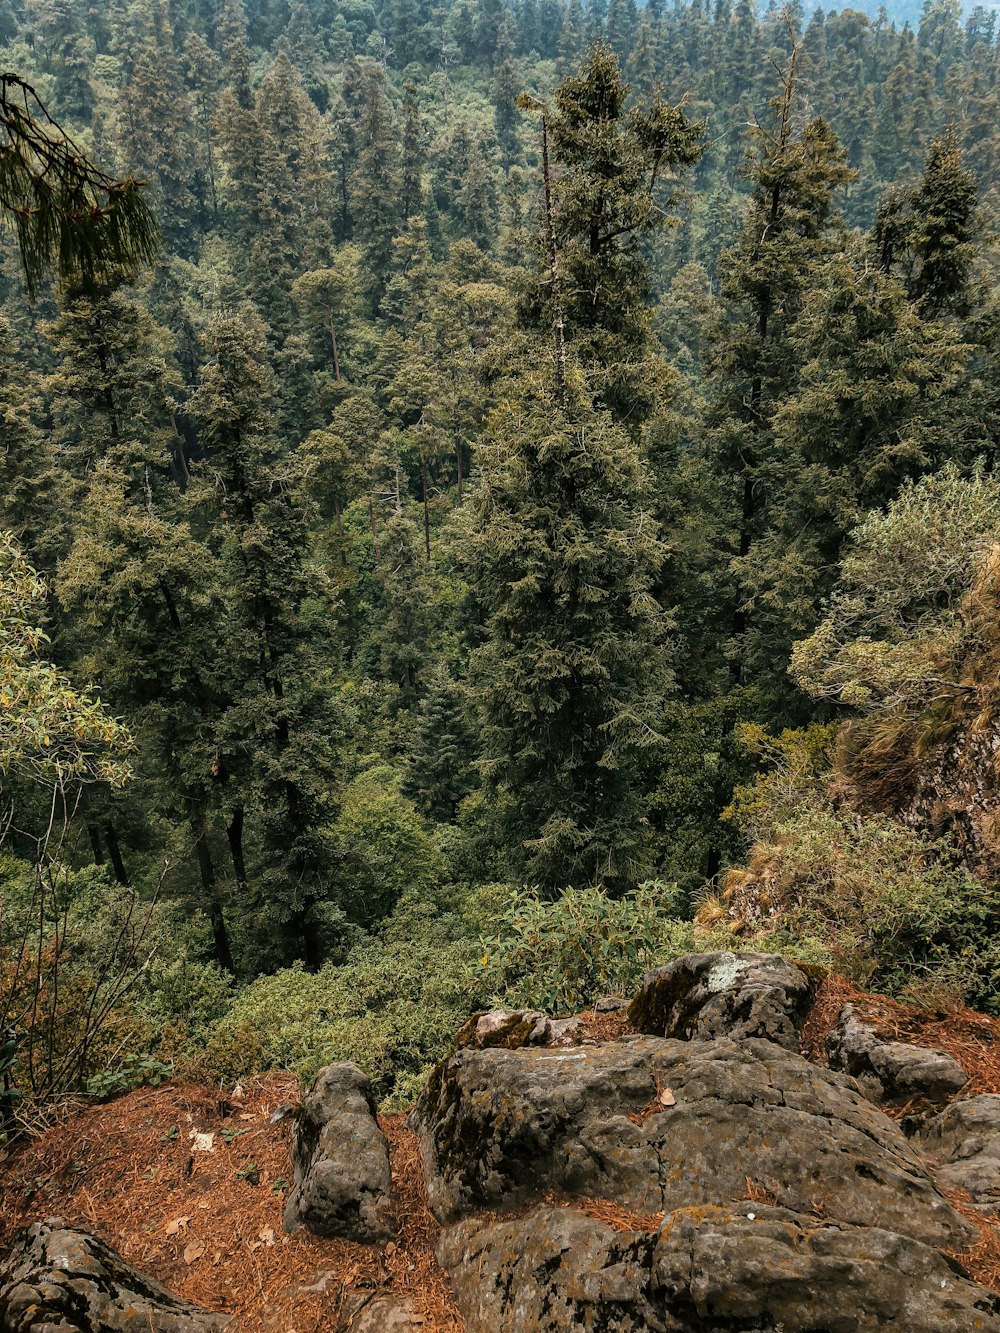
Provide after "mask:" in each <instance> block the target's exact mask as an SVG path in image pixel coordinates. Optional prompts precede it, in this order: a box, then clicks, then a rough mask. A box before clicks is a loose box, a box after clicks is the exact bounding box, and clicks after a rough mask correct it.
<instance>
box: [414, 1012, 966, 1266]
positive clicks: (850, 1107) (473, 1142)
mask: <svg viewBox="0 0 1000 1333" xmlns="http://www.w3.org/2000/svg"><path fill="white" fill-rule="evenodd" d="M412 1123H413V1124H414V1127H415V1128H416V1129H417V1130H418V1132H419V1135H420V1139H421V1151H422V1154H423V1160H424V1169H425V1174H426V1177H427V1183H428V1197H429V1201H430V1205H431V1209H432V1211H433V1212H434V1213H435V1215H436V1216H437V1217H438V1219H439V1220H441V1221H444V1222H451V1221H455V1220H457V1219H458V1218H460V1217H461V1216H463V1215H464V1214H466V1213H467V1212H468V1211H470V1210H471V1209H474V1208H477V1207H483V1208H490V1209H510V1208H515V1207H519V1206H522V1205H523V1204H525V1203H526V1202H530V1201H532V1200H534V1199H537V1198H538V1197H539V1196H540V1195H542V1194H543V1193H544V1192H545V1191H549V1190H551V1191H553V1192H555V1193H557V1194H559V1195H563V1196H565V1195H574V1194H576V1195H582V1196H590V1197H596V1198H605V1199H613V1200H614V1201H615V1202H616V1203H618V1204H621V1205H622V1206H624V1207H626V1208H631V1209H635V1210H636V1211H638V1212H641V1213H645V1214H649V1213H655V1212H660V1211H663V1210H664V1209H670V1208H677V1207H683V1206H685V1205H689V1204H726V1203H729V1202H730V1201H732V1200H733V1199H739V1198H742V1197H743V1196H744V1194H745V1192H746V1189H747V1184H748V1181H752V1182H753V1183H754V1184H755V1185H756V1186H758V1187H759V1188H761V1189H763V1190H765V1191H767V1192H768V1194H769V1196H770V1197H771V1198H772V1199H773V1200H774V1201H775V1202H777V1203H778V1204H781V1205H782V1206H783V1207H787V1208H791V1209H793V1210H794V1211H796V1212H802V1213H809V1212H813V1211H817V1210H818V1211H821V1212H825V1214H826V1215H828V1216H830V1217H833V1218H837V1219H839V1220H840V1221H842V1222H848V1223H857V1224H861V1225H871V1226H874V1225H881V1226H885V1227H888V1228H890V1229H892V1230H895V1231H899V1232H900V1233H901V1234H903V1235H909V1236H912V1237H914V1238H915V1239H917V1240H921V1241H925V1242H926V1243H928V1244H932V1245H945V1246H949V1247H953V1248H956V1249H959V1248H962V1247H963V1246H964V1245H967V1244H969V1243H971V1238H972V1231H971V1228H970V1226H969V1224H968V1223H967V1222H966V1221H965V1220H964V1219H963V1218H962V1217H960V1216H959V1214H958V1213H957V1212H956V1211H955V1210H954V1209H953V1208H952V1207H951V1206H950V1205H949V1204H948V1203H947V1202H946V1200H945V1199H943V1198H942V1197H941V1195H940V1194H938V1192H937V1190H936V1189H935V1188H934V1186H933V1184H932V1182H931V1180H930V1178H929V1177H928V1175H927V1173H926V1171H925V1169H924V1166H923V1164H922V1160H921V1158H920V1157H919V1156H918V1154H917V1153H916V1152H915V1151H914V1149H913V1148H912V1147H911V1145H910V1144H909V1143H908V1142H907V1141H906V1139H905V1138H904V1137H903V1135H902V1133H901V1132H900V1130H899V1128H898V1126H897V1125H896V1124H895V1123H894V1122H893V1121H891V1120H890V1119H889V1118H888V1117H886V1116H884V1115H883V1114H882V1113H881V1112H880V1111H878V1110H877V1109H876V1108H875V1107H874V1106H872V1105H871V1103H870V1102H869V1101H867V1100H866V1099H865V1098H864V1097H862V1096H861V1094H860V1093H859V1092H858V1091H857V1090H856V1088H855V1087H854V1085H853V1083H852V1082H851V1080H849V1079H848V1078H846V1077H845V1076H844V1075H842V1074H836V1073H832V1072H831V1071H829V1070H826V1069H819V1068H817V1067H815V1066H814V1065H811V1064H809V1063H808V1061H806V1060H804V1059H802V1057H801V1056H799V1055H796V1054H794V1053H793V1052H790V1051H787V1050H784V1049H783V1048H782V1047H780V1046H776V1045H775V1044H774V1043H773V1042H769V1041H760V1040H748V1041H743V1042H732V1041H727V1040H724V1039H720V1040H718V1041H714V1042H680V1041H670V1040H665V1039H663V1038H655V1037H645V1036H634V1037H626V1038H624V1039H623V1040H620V1041H615V1042H606V1043H604V1044H601V1045H595V1046H588V1047H580V1048H578V1049H576V1050H572V1051H560V1050H546V1049H532V1048H526V1049H522V1050H516V1051H506V1050H499V1049H491V1050H483V1051H475V1050H462V1051H458V1052H457V1053H456V1054H455V1055H453V1056H452V1057H451V1058H450V1059H449V1060H447V1061H443V1062H442V1063H441V1064H440V1065H439V1066H438V1067H437V1068H436V1070H435V1071H434V1072H433V1074H432V1075H431V1078H430V1079H429V1081H428V1084H427V1087H426V1088H425V1090H424V1093H423V1095H422V1097H421V1099H420V1101H419V1102H418V1104H417V1108H416V1111H415V1112H414V1115H413V1117H412Z"/></svg>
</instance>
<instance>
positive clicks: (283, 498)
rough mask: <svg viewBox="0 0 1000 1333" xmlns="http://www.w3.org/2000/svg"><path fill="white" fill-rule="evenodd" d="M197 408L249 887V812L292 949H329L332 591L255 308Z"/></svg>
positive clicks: (244, 876)
mask: <svg viewBox="0 0 1000 1333" xmlns="http://www.w3.org/2000/svg"><path fill="white" fill-rule="evenodd" d="M209 339H210V342H209V349H208V350H209V353H210V359H209V360H208V362H207V363H206V365H205V369H204V371H203V373H202V379H201V384H200V386H199V388H198V390H197V392H196V393H195V395H194V398H193V400H192V404H191V410H192V412H193V413H194V415H195V417H196V419H197V420H198V422H199V425H200V436H201V442H202V446H203V448H204V449H205V451H206V453H207V461H206V465H205V474H206V475H205V484H204V485H203V486H202V487H201V488H200V496H199V499H200V502H201V504H202V505H204V506H205V507H206V509H207V510H208V512H209V513H212V511H213V510H214V511H215V512H214V515H213V518H212V530H213V545H216V546H217V549H218V559H219V562H220V570H221V577H222V582H223V586H224V589H225V595H226V600H227V604H228V607H227V616H226V619H225V621H224V623H223V625H222V626H221V627H220V637H221V641H222V643H223V644H224V649H225V654H226V690H227V695H228V697H229V698H230V699H231V701H232V702H231V703H230V705H229V707H228V708H227V711H226V713H225V715H224V716H223V718H222V719H221V721H220V726H219V738H220V755H221V757H220V761H219V762H220V768H221V770H222V772H223V774H224V776H225V779H226V781H227V784H228V786H229V793H228V795H227V811H228V814H229V824H228V830H227V831H228V834H229V841H230V848H231V852H232V858H233V869H234V874H235V877H236V881H237V885H238V887H239V888H240V889H241V890H243V891H245V892H249V891H250V890H249V874H248V870H247V861H246V856H245V852H244V847H243V832H244V823H245V819H246V818H248V817H249V818H250V819H251V820H252V822H253V826H254V829H255V831H256V835H257V837H259V839H260V843H261V845H262V848H263V852H264V856H265V869H264V872H263V874H262V879H261V882H260V883H259V884H258V885H257V886H255V889H254V891H253V892H254V893H255V894H256V895H258V896H257V902H258V905H259V908H263V907H264V905H265V904H266V906H267V910H268V911H269V912H270V913H271V915H272V919H274V918H276V919H277V920H278V921H280V922H281V923H282V925H283V927H284V929H285V932H286V937H287V945H286V947H287V948H288V949H289V950H294V951H300V952H299V953H298V956H300V957H302V958H304V959H305V961H306V962H307V963H308V964H310V965H315V964H317V963H318V961H319V958H320V948H321V938H320V927H321V921H322V901H323V898H324V892H325V890H326V888H327V887H328V886H327V880H326V875H325V863H324V855H323V844H322V839H321V838H320V836H319V828H320V825H321V823H322V816H323V811H324V809H325V808H326V807H327V803H328V802H329V800H330V785H331V781H332V777H331V774H332V745H333V741H334V735H335V729H336V728H335V722H334V719H333V718H332V716H331V713H330V709H329V703H328V700H327V698H326V695H325V694H324V692H323V690H322V689H321V688H320V685H319V683H318V665H319V663H318V659H317V656H316V653H317V650H318V647H319V643H318V640H317V639H316V638H315V637H314V635H315V626H313V635H310V623H311V622H310V615H309V608H310V606H311V605H315V606H316V607H317V609H318V608H320V607H322V606H323V604H324V602H325V600H326V585H325V580H324V579H323V577H322V576H321V575H320V573H319V572H318V571H317V570H316V569H315V568H314V567H313V566H312V565H311V563H310V561H309V558H308V536H309V524H308V517H307V515H306V514H305V513H304V512H303V509H302V503H301V500H300V498H299V497H300V496H301V493H302V492H301V487H300V485H299V481H298V477H297V469H296V468H295V467H293V466H292V465H291V464H290V463H288V462H286V463H283V462H282V460H281V458H280V455H279V453H278V450H277V447H276V442H275V440H274V437H273V433H272V432H273V427H272V419H271V406H272V404H273V402H274V398H275V390H276V385H275V381H274V376H273V372H272V371H271V368H270V366H269V364H268V361H267V354H266V339H267V330H266V327H265V325H264V324H263V322H262V321H261V319H260V317H259V316H258V315H257V313H256V312H255V311H254V310H253V308H252V307H244V308H242V309H240V310H239V311H236V312H234V313H232V314H225V315H218V316H216V317H215V319H214V320H213V322H212V325H211V328H210V331H209Z"/></svg>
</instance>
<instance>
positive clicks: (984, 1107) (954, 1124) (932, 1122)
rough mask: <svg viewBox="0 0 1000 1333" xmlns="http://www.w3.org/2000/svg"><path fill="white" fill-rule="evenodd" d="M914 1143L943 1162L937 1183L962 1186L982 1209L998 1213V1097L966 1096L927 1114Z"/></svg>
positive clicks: (950, 1186) (947, 1186)
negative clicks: (934, 1112) (930, 1114)
mask: <svg viewBox="0 0 1000 1333" xmlns="http://www.w3.org/2000/svg"><path fill="white" fill-rule="evenodd" d="M915 1137H916V1141H917V1143H918V1144H919V1145H920V1146H921V1147H923V1148H925V1149H926V1150H927V1151H928V1152H929V1153H933V1154H934V1156H935V1157H937V1158H938V1159H939V1160H940V1161H941V1162H942V1163H943V1165H942V1166H941V1168H940V1169H939V1170H938V1171H936V1172H935V1178H936V1179H937V1181H938V1184H939V1185H941V1186H943V1187H945V1188H947V1189H954V1188H956V1187H957V1188H959V1189H964V1190H968V1191H969V1193H970V1194H971V1195H972V1198H973V1201H974V1202H975V1203H976V1204H978V1205H979V1206H980V1207H981V1208H983V1209H984V1210H986V1211H989V1212H992V1213H998V1214H1000V1097H998V1096H983V1097H969V1098H966V1099H965V1100H964V1101H958V1102H953V1103H952V1105H951V1106H947V1107H945V1109H944V1110H943V1111H939V1112H938V1113H937V1114H936V1115H934V1116H930V1117H927V1118H926V1119H925V1120H924V1121H923V1123H922V1125H921V1126H920V1127H919V1128H918V1130H917V1133H916V1136H915Z"/></svg>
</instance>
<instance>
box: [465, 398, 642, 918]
mask: <svg viewBox="0 0 1000 1333" xmlns="http://www.w3.org/2000/svg"><path fill="white" fill-rule="evenodd" d="M480 467H481V476H480V482H479V486H478V488H477V491H476V498H475V505H474V509H475V522H474V528H473V531H472V533H471V535H470V560H471V571H472V574H473V577H474V579H475V586H476V590H477V596H478V599H479V601H480V604H481V607H482V614H483V617H484V624H485V635H486V637H485V642H484V643H483V645H482V647H481V648H478V649H477V650H476V652H475V653H474V654H473V683H474V688H475V697H476V701H477V705H478V708H479V711H480V716H481V722H482V736H483V746H484V753H483V762H482V770H483V775H484V777H485V779H486V781H487V784H488V786H489V788H490V790H491V791H492V792H493V796H494V800H495V801H496V810H497V818H498V820H499V821H500V824H501V826H502V829H503V834H504V841H505V845H506V846H507V847H508V848H509V850H510V859H511V869H512V872H513V873H514V874H515V875H517V876H519V877H522V878H523V879H524V880H525V881H526V882H527V883H531V884H537V885H539V886H540V887H542V888H543V889H545V890H546V891H549V892H552V891H557V890H559V889H560V888H564V887H566V886H567V885H579V884H588V883H590V884H597V883H605V884H608V885H616V886H622V885H627V884H629V883H635V882H637V880H638V879H639V878H641V876H642V873H643V872H644V870H645V869H646V868H647V867H646V866H645V864H644V860H643V857H644V840H643V836H642V828H641V821H642V796H641V792H640V790H639V789H638V784H637V782H636V764H637V756H638V753H639V751H640V750H641V748H642V747H643V746H645V745H647V744H650V743H652V742H654V741H655V740H656V739H657V736H656V732H655V718H656V713H657V709H658V707H659V703H660V701H661V700H662V697H663V692H664V690H665V689H666V688H667V685H668V673H667V669H666V666H665V652H664V633H665V628H666V627H665V622H664V616H663V613H662V611H661V610H660V607H659V606H658V605H657V603H656V602H655V601H654V599H653V597H652V596H651V591H650V590H651V588H652V585H653V582H654V579H655V577H656V574H657V572H658V569H659V565H660V563H661V561H662V558H663V548H662V546H661V544H660V542H659V540H658V538H657V536H656V530H655V525H654V523H653V520H652V517H651V512H650V508H651V506H650V498H649V496H648V494H647V489H646V488H647V478H646V475H645V473H644V469H643V467H642V463H641V461H640V457H639V453H638V450H637V449H636V447H635V445H634V444H633V443H632V442H631V441H630V439H629V437H628V436H627V435H626V434H625V433H624V432H623V431H622V430H621V429H620V428H619V427H617V426H616V425H615V424H614V423H613V421H612V420H611V419H610V417H608V416H607V415H606V414H601V413H596V414H595V413H593V412H592V411H591V410H590V406H589V404H588V403H587V402H586V400H585V399H582V398H579V399H575V400H574V401H573V402H572V404H570V405H569V407H568V409H566V410H564V409H563V408H561V407H560V406H559V405H558V403H557V402H556V401H555V399H554V398H553V395H552V393H551V390H548V391H547V390H545V389H544V388H542V387H541V386H539V385H533V386H526V388H525V390H524V391H523V393H522V396H521V397H520V399H519V400H517V401H512V402H510V403H508V404H506V405H505V406H504V407H502V408H501V409H499V410H498V412H497V413H496V415H495V417H494V418H493V419H492V421H491V422H490V426H489V431H488V435H487V438H486V442H485V443H484V444H483V446H482V448H481V452H480Z"/></svg>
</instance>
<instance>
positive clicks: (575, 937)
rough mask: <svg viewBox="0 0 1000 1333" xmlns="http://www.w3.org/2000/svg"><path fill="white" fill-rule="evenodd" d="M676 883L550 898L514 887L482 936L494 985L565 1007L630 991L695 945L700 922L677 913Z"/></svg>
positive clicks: (543, 1005)
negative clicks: (656, 968)
mask: <svg viewBox="0 0 1000 1333" xmlns="http://www.w3.org/2000/svg"><path fill="white" fill-rule="evenodd" d="M677 897H678V890H677V889H676V887H675V886H667V885H663V884H659V883H650V884H643V885H641V886H640V887H639V888H638V889H636V890H635V891H634V892H633V893H629V894H626V895H625V896H624V897H621V898H612V897H610V896H609V895H608V894H607V893H605V892H604V890H603V889H600V888H586V889H567V890H565V892H563V893H562V894H561V895H560V896H559V897H558V898H557V899H555V900H554V901H552V902H547V901H543V900H541V899H539V898H538V897H537V896H536V895H535V894H533V893H531V892H530V891H515V892H513V894H512V896H511V898H510V900H509V903H508V905H507V907H506V910H505V911H503V913H502V915H501V917H500V919H499V921H498V923H497V927H496V929H495V931H494V932H493V933H492V934H491V936H490V937H488V938H485V939H484V940H483V951H484V952H483V959H482V963H483V967H484V970H485V971H486V972H487V973H488V975H489V976H490V978H491V989H492V990H493V991H494V992H495V993H496V994H497V996H498V998H501V999H503V1000H504V1001H505V1002H506V1003H508V1004H513V1005H518V1004H520V1005H529V1006H532V1007H534V1008H538V1009H547V1010H555V1011H566V1010H568V1009H569V1010H573V1009H581V1008H584V1007H585V1006H586V1005H587V1004H591V1003H593V1002H594V1001H595V1000H596V999H598V998H599V997H600V996H601V995H605V994H608V993H618V994H629V993H630V992H632V991H634V990H635V989H636V988H637V987H638V985H639V983H640V982H641V981H642V974H643V972H644V971H645V969H646V968H648V967H651V966H653V965H655V964H658V963H664V962H668V961H669V960H670V959H671V958H676V957H678V956H679V955H680V954H683V953H690V952H691V950H692V949H694V948H695V938H694V926H693V925H692V923H691V922H689V921H681V920H679V919H678V915H677Z"/></svg>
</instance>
